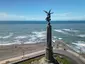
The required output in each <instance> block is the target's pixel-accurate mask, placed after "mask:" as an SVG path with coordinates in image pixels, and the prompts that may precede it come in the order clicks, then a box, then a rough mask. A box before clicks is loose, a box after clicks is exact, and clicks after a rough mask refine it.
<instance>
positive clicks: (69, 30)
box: [63, 29, 79, 32]
mask: <svg viewBox="0 0 85 64" xmlns="http://www.w3.org/2000/svg"><path fill="white" fill-rule="evenodd" d="M63 30H64V31H67V32H79V31H78V30H73V29H63Z"/></svg>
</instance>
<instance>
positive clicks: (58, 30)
mask: <svg viewBox="0 0 85 64" xmlns="http://www.w3.org/2000/svg"><path fill="white" fill-rule="evenodd" d="M54 31H56V32H59V33H62V34H69V33H67V32H65V31H63V30H60V29H54Z"/></svg>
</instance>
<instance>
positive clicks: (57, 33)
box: [0, 21, 85, 52]
mask: <svg viewBox="0 0 85 64" xmlns="http://www.w3.org/2000/svg"><path fill="white" fill-rule="evenodd" d="M51 26H52V41H53V42H55V41H56V40H63V41H64V42H65V43H66V44H68V45H70V46H71V47H72V48H73V49H75V50H76V51H77V52H79V50H80V49H81V50H82V51H83V52H85V21H51ZM46 28H47V22H46V21H0V45H12V44H22V43H23V44H34V43H43V42H44V43H45V42H46Z"/></svg>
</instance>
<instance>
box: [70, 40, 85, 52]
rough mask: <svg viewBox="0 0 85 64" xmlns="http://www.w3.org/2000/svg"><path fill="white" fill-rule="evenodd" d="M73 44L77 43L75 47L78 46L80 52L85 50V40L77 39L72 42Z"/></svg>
mask: <svg viewBox="0 0 85 64" xmlns="http://www.w3.org/2000/svg"><path fill="white" fill-rule="evenodd" d="M72 44H73V45H75V48H77V51H78V52H80V50H81V51H82V52H85V42H84V41H76V42H72Z"/></svg>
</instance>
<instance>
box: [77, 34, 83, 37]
mask: <svg viewBox="0 0 85 64" xmlns="http://www.w3.org/2000/svg"><path fill="white" fill-rule="evenodd" d="M77 36H79V37H85V34H80V35H77Z"/></svg>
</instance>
